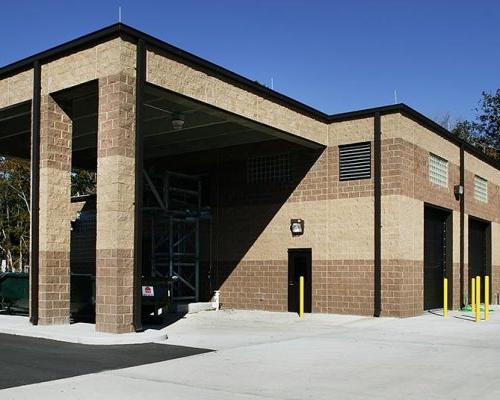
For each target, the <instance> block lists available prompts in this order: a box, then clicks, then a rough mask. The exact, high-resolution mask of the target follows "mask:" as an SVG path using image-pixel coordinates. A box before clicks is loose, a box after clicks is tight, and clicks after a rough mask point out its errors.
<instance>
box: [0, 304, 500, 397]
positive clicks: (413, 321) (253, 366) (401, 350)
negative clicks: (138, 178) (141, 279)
mask: <svg viewBox="0 0 500 400" xmlns="http://www.w3.org/2000/svg"><path fill="white" fill-rule="evenodd" d="M438 314H439V313H437V314H431V313H426V314H425V315H423V316H421V317H416V318H409V319H385V318H380V319H375V318H362V317H349V316H336V315H309V316H307V318H305V319H304V320H302V321H300V320H298V319H297V318H296V317H295V316H294V315H292V314H277V313H265V312H206V313H200V314H194V315H188V316H186V318H184V319H181V320H179V321H177V322H176V323H175V324H174V325H172V326H171V327H169V330H168V333H169V341H168V342H169V343H173V344H183V345H186V346H194V345H196V346H198V345H202V344H207V346H202V347H209V348H215V349H217V350H218V351H216V352H212V353H206V354H200V355H196V356H194V357H187V358H181V359H176V360H169V361H165V362H158V363H155V364H150V365H142V366H137V367H132V368H125V369H119V370H113V371H106V372H101V373H98V374H91V375H85V376H78V377H75V378H69V379H62V380H58V381H51V382H46V383H42V384H38V385H30V386H24V387H18V388H13V389H8V390H4V391H2V392H0V398H2V399H33V398H37V399H45V398H46V399H51V400H56V399H68V398H71V399H88V398H92V399H106V400H109V399H137V398H147V399H160V398H161V399H164V398H171V399H198V398H204V399H218V400H221V399H222V400H224V399H237V400H238V399H301V400H302V399H334V398H338V399H367V398H369V399H426V400H427V399H443V398H446V399H470V398H480V399H497V398H499V397H500V378H499V373H498V369H497V368H496V366H497V364H498V360H499V359H500V309H499V308H498V307H496V309H495V312H492V313H491V320H490V321H482V322H481V323H479V324H476V323H474V322H473V321H472V317H471V315H470V313H469V314H467V313H461V312H451V313H450V315H449V316H448V318H446V319H443V318H442V317H441V316H440V315H438ZM209 343H211V344H212V346H208V344H209Z"/></svg>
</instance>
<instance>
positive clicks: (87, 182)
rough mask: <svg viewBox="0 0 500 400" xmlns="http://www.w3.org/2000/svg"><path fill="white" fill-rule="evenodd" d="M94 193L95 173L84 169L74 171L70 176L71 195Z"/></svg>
mask: <svg viewBox="0 0 500 400" xmlns="http://www.w3.org/2000/svg"><path fill="white" fill-rule="evenodd" d="M95 191H96V173H95V172H93V171H87V170H84V169H76V170H74V171H73V173H72V174H71V195H72V196H83V195H86V194H94V193H95Z"/></svg>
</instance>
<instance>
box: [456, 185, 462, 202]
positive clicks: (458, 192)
mask: <svg viewBox="0 0 500 400" xmlns="http://www.w3.org/2000/svg"><path fill="white" fill-rule="evenodd" d="M454 192H455V197H456V198H457V199H459V198H460V197H462V196H463V195H464V187H463V186H462V185H455V187H454Z"/></svg>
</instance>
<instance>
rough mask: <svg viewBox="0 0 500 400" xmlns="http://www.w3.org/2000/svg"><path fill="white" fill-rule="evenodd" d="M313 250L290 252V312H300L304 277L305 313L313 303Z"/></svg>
mask: <svg viewBox="0 0 500 400" xmlns="http://www.w3.org/2000/svg"><path fill="white" fill-rule="evenodd" d="M311 265H312V256H311V249H290V250H288V311H290V312H299V279H300V277H301V276H303V277H304V312H307V313H310V312H311V303H312V279H311V275H312V274H311Z"/></svg>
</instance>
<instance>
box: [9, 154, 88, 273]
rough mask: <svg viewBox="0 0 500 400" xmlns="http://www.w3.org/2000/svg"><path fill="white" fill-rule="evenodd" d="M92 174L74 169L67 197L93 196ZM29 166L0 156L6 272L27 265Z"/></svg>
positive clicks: (25, 162)
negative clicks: (70, 195)
mask: <svg viewBox="0 0 500 400" xmlns="http://www.w3.org/2000/svg"><path fill="white" fill-rule="evenodd" d="M95 187H96V174H95V172H90V171H85V170H75V171H73V173H72V174H71V194H72V195H73V196H75V195H85V194H91V193H95ZM30 212H31V211H30V164H29V162H27V161H23V160H16V159H10V158H4V157H0V260H7V266H8V269H9V270H20V269H22V268H23V266H24V265H28V264H29V238H30Z"/></svg>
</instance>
